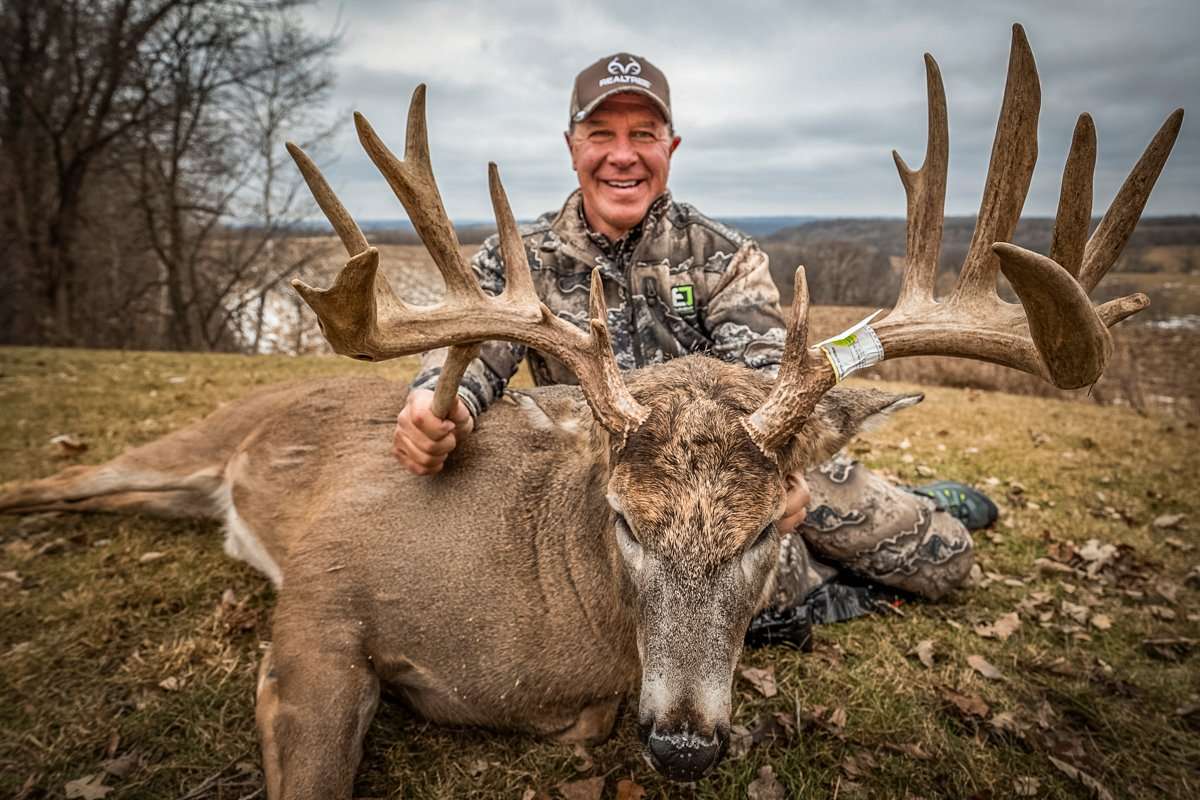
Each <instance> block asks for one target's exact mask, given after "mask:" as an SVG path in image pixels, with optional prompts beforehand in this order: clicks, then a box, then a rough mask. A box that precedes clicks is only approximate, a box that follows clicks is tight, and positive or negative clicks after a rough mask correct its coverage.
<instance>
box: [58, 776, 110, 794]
mask: <svg viewBox="0 0 1200 800" xmlns="http://www.w3.org/2000/svg"><path fill="white" fill-rule="evenodd" d="M103 780H104V773H103V772H98V773H96V774H95V775H84V776H83V777H82V778H77V779H76V780H73V781H67V784H66V786H64V787H63V788H64V789H66V792H67V798H68V800H73V798H79V799H80V800H101V798H103V797H105V796H106V795H107V794H108V793H109V792H111V791H112V790H113V788H112V787H111V786H105V785H104V783H103Z"/></svg>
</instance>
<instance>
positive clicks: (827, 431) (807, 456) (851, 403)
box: [783, 386, 925, 471]
mask: <svg viewBox="0 0 1200 800" xmlns="http://www.w3.org/2000/svg"><path fill="white" fill-rule="evenodd" d="M924 399H925V395H923V394H920V393H913V394H892V393H891V392H881V391H879V390H878V389H849V388H845V387H840V386H835V387H834V388H832V389H830V390H829V391H828V392H826V393H825V396H824V397H822V398H821V401H820V402H819V403H817V407H816V409H815V410H814V411H813V413H812V416H810V417H809V418H808V420H807V421H806V422H805V423H804V425H803V426H801V428H800V430H798V431H797V432H796V435H795V436H793V437H792V441H791V444H790V448H789V452H788V454H787V457H786V458H785V459H783V460H784V461H786V463H787V465H788V470H789V471H791V470H796V469H801V468H804V467H810V466H814V465H816V464H819V463H821V462H822V461H825V460H826V459H828V458H830V457H831V456H832V455H833V454H834V453H836V452H837V451H838V450H841V449H842V448H843V447H845V445H846V443H847V442H849V441H850V440H851V439H853V438H854V435H855V434H857V433H860V432H863V431H870V430H874V429H875V428H878V427H879V426H880V425H882V424H883V423H884V422H886V421H887V419H888V417H890V416H891V415H892V414H893V413H895V412H896V411H899V410H901V409H903V408H909V407H910V406H915V405H916V404H917V403H919V402H921V401H922V400H924Z"/></svg>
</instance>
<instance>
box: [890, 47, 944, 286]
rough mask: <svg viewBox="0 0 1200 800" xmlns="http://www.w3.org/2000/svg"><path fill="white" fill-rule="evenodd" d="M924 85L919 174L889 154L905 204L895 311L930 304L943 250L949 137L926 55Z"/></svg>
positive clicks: (938, 84) (937, 77) (936, 78)
mask: <svg viewBox="0 0 1200 800" xmlns="http://www.w3.org/2000/svg"><path fill="white" fill-rule="evenodd" d="M925 83H926V92H927V94H928V105H929V121H928V128H927V135H926V141H925V162H924V163H923V164H922V165H921V168H920V169H919V170H912V169H909V167H908V165H907V164H905V163H904V159H903V158H901V157H900V154H899V153H898V152H897V151H895V150H893V151H892V158H893V159H895V161H896V169H897V171H899V173H900V181H901V182H902V183H903V184H904V193H905V196H906V197H907V200H908V229H907V244H906V247H905V259H906V261H907V265H906V267H905V270H904V281H903V283H902V284H901V286H900V297H899V299H898V300H897V301H896V307H897V308H909V307H917V306H921V305H924V304H926V303H929V302H932V301H933V286H934V281H935V280H936V278H937V267H938V255H939V254H940V253H941V249H942V226H943V224H944V221H945V205H946V170H947V167H948V160H949V149H950V134H949V127H948V124H947V120H946V90H945V88H944V87H943V86H942V74H941V71H940V70H939V69H938V65H937V62H936V61H934V60H933V56H931V55H930V54H929V53H926V54H925Z"/></svg>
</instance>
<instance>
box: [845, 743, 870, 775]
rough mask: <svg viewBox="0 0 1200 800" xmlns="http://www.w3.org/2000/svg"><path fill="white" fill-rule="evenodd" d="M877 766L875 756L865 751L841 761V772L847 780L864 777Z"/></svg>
mask: <svg viewBox="0 0 1200 800" xmlns="http://www.w3.org/2000/svg"><path fill="white" fill-rule="evenodd" d="M877 766H878V763H877V762H876V761H875V756H873V755H871V754H870V753H869V752H867V751H866V750H860V751H858V752H857V753H852V754H850V755H848V756H846V757H845V758H844V759H842V772H844V773H846V777H847V778H852V779H853V778H863V777H866V776H867V775H870V774H871V770H873V769H875V767H877Z"/></svg>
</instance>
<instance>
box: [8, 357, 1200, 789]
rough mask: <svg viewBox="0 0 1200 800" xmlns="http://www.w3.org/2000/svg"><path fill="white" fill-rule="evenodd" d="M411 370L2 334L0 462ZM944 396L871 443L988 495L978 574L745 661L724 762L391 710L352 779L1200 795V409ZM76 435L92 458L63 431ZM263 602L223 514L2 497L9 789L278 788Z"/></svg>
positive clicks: (885, 457) (381, 784) (905, 464)
mask: <svg viewBox="0 0 1200 800" xmlns="http://www.w3.org/2000/svg"><path fill="white" fill-rule="evenodd" d="M412 369H413V364H412V362H411V361H399V362H390V363H388V364H385V365H362V364H357V363H355V362H352V361H350V360H347V359H333V358H318V357H309V358H300V359H290V358H285V357H278V358H274V357H271V358H268V357H257V358H251V357H242V356H199V355H175V354H155V353H114V352H96V351H81V350H62V351H55V350H31V349H0V404H2V405H3V408H4V414H3V415H2V418H0V448H2V450H0V455H2V459H0V479H3V480H17V479H24V478H32V477H39V476H42V475H46V474H50V473H52V472H54V471H57V470H59V469H61V468H63V467H65V466H69V465H71V464H75V463H95V462H99V461H102V460H105V459H107V458H110V457H112V456H114V455H116V454H117V453H118V452H120V451H121V450H122V449H124V448H125V447H128V446H130V445H134V444H140V443H143V442H146V441H149V440H151V439H153V438H155V437H157V436H159V435H161V434H163V433H165V432H166V431H169V430H172V429H174V428H177V427H179V426H181V425H184V424H186V423H188V422H190V421H192V420H195V419H197V418H199V417H201V416H202V415H204V414H205V413H207V412H209V411H211V410H212V409H213V408H215V407H216V406H217V405H218V404H220V403H222V402H225V401H228V400H230V399H233V398H236V397H238V396H241V395H243V394H245V393H247V392H249V391H252V390H253V389H254V388H255V387H256V386H258V385H260V384H265V383H270V382H274V381H278V380H285V379H294V378H302V377H308V376H315V375H327V374H331V373H350V372H361V373H364V374H365V373H367V372H370V373H383V374H387V375H389V376H391V377H394V378H396V379H403V378H405V377H407V376H408V375H409V374H410V373H411V370H412ZM905 388H908V387H905ZM927 394H928V399H927V400H926V402H925V403H924V404H922V405H921V406H918V407H917V408H915V409H913V410H911V411H908V412H905V413H904V414H902V415H900V417H899V418H898V419H897V420H896V422H895V423H894V424H892V425H891V426H890V427H888V428H885V429H883V430H881V431H878V432H874V433H872V434H870V435H869V436H866V437H863V438H860V439H859V440H857V441H856V442H855V443H854V444H853V445H852V451H853V453H854V454H855V455H856V456H857V457H858V458H860V459H861V460H863V461H864V462H866V463H867V464H869V465H871V466H873V467H875V468H878V469H880V470H883V471H885V472H887V473H890V474H892V475H894V476H895V477H896V478H898V479H899V480H902V481H906V482H920V481H923V480H927V477H926V476H928V475H938V476H947V477H954V478H957V479H960V480H965V481H968V482H971V483H974V484H976V485H979V486H980V487H982V488H983V489H985V490H986V491H987V492H989V493H990V494H991V495H992V496H994V497H996V498H997V500H998V502H999V504H1000V506H1001V509H1002V521H1001V523H1000V524H999V525H997V527H996V528H995V529H994V530H991V531H987V532H984V533H982V534H981V535H978V536H977V538H976V541H977V546H978V563H979V566H980V570H979V571H978V574H977V575H976V576H975V580H974V582H973V585H972V586H971V587H969V588H966V589H964V590H962V591H960V592H958V593H957V594H956V595H955V596H953V597H952V598H950V599H949V600H947V601H944V602H941V603H938V604H923V603H909V604H906V605H903V606H901V607H900V609H899V612H898V613H896V614H889V615H887V616H876V617H872V618H866V619H860V620H855V621H853V622H850V623H846V624H842V625H837V626H831V627H827V628H819V629H818V630H817V645H816V648H815V651H814V652H812V653H809V654H803V653H797V652H794V651H790V650H785V649H782V648H771V649H766V650H760V651H755V652H751V653H748V654H747V655H746V656H744V658H743V667H748V666H753V667H758V668H763V669H768V670H772V671H773V674H774V679H775V683H776V685H777V693H776V694H774V696H771V697H766V696H764V694H763V693H762V692H760V691H759V690H758V689H756V688H755V686H754V685H753V684H752V683H751V682H749V681H747V680H745V679H743V678H740V677H739V679H738V682H737V685H736V686H735V693H734V713H733V720H734V723H735V724H737V725H739V726H741V728H739V729H738V733H739V736H738V740H737V743H736V745H737V746H736V747H735V750H736V751H737V755H738V757H731V758H727V759H726V761H725V762H724V763H723V764H722V766H721V767H720V768H719V769H718V770H716V772H715V773H714V774H713V775H712V777H710V778H708V779H706V780H704V781H702V782H700V783H698V784H695V785H692V786H687V787H683V786H675V785H671V784H668V783H666V782H664V781H663V780H661V779H660V778H659V777H658V776H657V775H656V774H655V773H654V772H653V771H652V770H651V769H650V768H649V767H647V766H646V765H645V764H644V763H643V761H642V759H641V757H640V755H639V747H638V744H637V741H636V732H635V726H634V724H633V720H632V719H631V718H630V715H629V714H628V713H626V714H624V715H623V716H622V719H621V721H620V723H619V727H618V731H617V735H616V736H615V737H614V738H613V739H612V740H610V741H609V742H607V743H606V744H604V745H602V746H599V747H596V748H593V749H591V750H588V751H582V750H576V751H572V750H571V749H569V748H566V747H562V746H558V745H553V744H548V743H545V742H541V741H538V740H534V739H529V738H523V737H514V736H502V735H496V734H490V733H487V732H484V731H478V730H450V729H444V728H437V727H434V726H431V725H428V724H426V723H424V722H422V721H421V720H419V719H416V718H413V717H412V716H410V715H408V714H406V713H405V712H404V710H403V709H401V708H400V707H399V706H398V705H396V704H390V703H385V704H384V705H383V706H382V708H381V711H380V713H379V715H378V717H377V719H376V721H375V722H374V724H373V725H372V728H371V730H370V733H369V734H368V743H367V752H366V756H365V759H364V764H363V767H362V769H361V770H360V774H359V779H358V783H357V785H356V796H359V797H415V798H424V797H435V798H464V797H466V798H470V797H477V798H491V797H505V798H514V799H516V798H525V800H529V799H530V798H540V797H552V798H558V797H565V798H568V800H572V799H573V798H580V799H582V798H593V797H600V796H603V797H620V798H622V799H623V800H632V799H633V798H638V797H642V796H643V794H641V793H640V792H641V791H644V792H645V794H644V796H645V797H651V798H665V797H685V798H689V797H691V798H718V797H719V798H746V797H749V798H751V800H764V799H765V798H771V797H781V796H785V795H783V794H772V793H771V789H772V786H773V784H771V782H770V781H767V780H766V779H765V778H763V777H760V771H762V770H765V769H766V768H768V767H769V768H770V769H771V770H772V774H773V775H774V779H775V780H777V781H778V782H779V783H780V784H781V786H782V787H784V788H785V791H786V796H788V797H794V798H798V797H837V798H868V797H869V798H892V797H894V798H916V797H923V798H935V797H955V798H960V797H961V798H966V797H973V798H1007V797H1021V796H1028V797H1044V798H1068V797H1070V798H1076V797H1078V798H1084V797H1108V796H1112V797H1170V798H1188V797H1196V796H1198V795H1200V653H1198V652H1197V650H1200V614H1197V610H1198V609H1200V567H1198V565H1200V547H1198V545H1200V533H1198V527H1200V494H1198V492H1197V488H1196V484H1197V481H1198V480H1200V462H1198V459H1200V456H1198V451H1200V448H1198V447H1197V445H1198V444H1200V436H1198V435H1197V430H1196V427H1195V425H1194V424H1193V423H1191V422H1188V421H1186V420H1180V419H1169V418H1165V417H1160V416H1156V415H1149V416H1139V415H1137V414H1135V413H1133V412H1132V411H1129V410H1128V409H1121V408H1109V407H1101V406H1095V405H1087V404H1081V403H1069V402H1063V401H1059V400H1053V399H1043V398H1033V397H1018V396H1012V395H1004V394H987V393H981V392H978V391H973V390H958V389H946V388H932V389H928V390H927ZM59 434H70V435H72V436H74V437H75V438H76V439H77V440H78V442H79V443H80V444H82V445H86V450H84V451H82V452H69V453H68V452H64V448H63V447H62V446H59V445H52V444H51V443H50V440H51V438H52V437H55V436H57V435H59ZM271 605H272V591H271V589H270V588H269V586H268V584H267V581H266V580H265V579H264V578H262V577H260V576H259V575H257V574H256V573H254V572H253V571H252V570H250V569H249V568H248V567H246V566H244V565H242V564H239V563H236V562H233V561H231V560H229V559H228V558H226V557H225V556H224V555H223V554H222V552H221V537H220V534H219V530H218V527H217V526H216V525H215V524H209V523H200V522H168V521H161V520H153V519H143V518H130V517H107V516H78V515H70V514H64V515H42V516H36V517H26V518H20V517H13V516H7V517H0V797H17V798H42V797H46V798H61V797H103V796H105V795H106V794H107V797H109V798H118V799H123V798H188V800H194V799H195V798H227V799H229V800H233V798H253V797H262V796H263V794H262V788H261V786H262V784H261V774H260V772H259V756H258V748H257V742H256V737H255V731H254V710H253V696H254V671H255V668H256V665H257V662H258V658H259V652H260V647H261V645H262V643H263V642H264V641H267V640H269V639H270V624H269V621H270V610H271ZM1016 623H1019V625H1017V624H1016ZM922 656H924V657H925V658H926V660H928V661H929V665H928V666H927V665H926V664H925V663H923V660H922ZM981 660H982V661H981ZM984 662H986V663H984ZM988 665H990V666H991V667H992V668H994V670H995V671H996V672H995V673H994V672H992V671H991V670H990V669H989V668H988ZM985 673H986V675H985ZM996 673H998V676H995V675H996ZM987 675H994V676H995V677H990V678H989V677H987ZM103 787H111V789H112V791H111V793H106V792H105V791H104V788H103Z"/></svg>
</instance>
